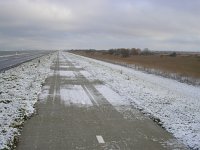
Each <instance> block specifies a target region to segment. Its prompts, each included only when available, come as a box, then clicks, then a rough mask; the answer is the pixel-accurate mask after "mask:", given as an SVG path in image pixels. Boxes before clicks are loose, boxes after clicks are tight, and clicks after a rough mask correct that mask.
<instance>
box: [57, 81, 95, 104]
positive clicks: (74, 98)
mask: <svg viewBox="0 0 200 150" xmlns="http://www.w3.org/2000/svg"><path fill="white" fill-rule="evenodd" d="M60 98H61V100H62V101H63V102H64V103H65V105H68V106H69V105H77V106H92V102H91V101H90V98H89V97H88V96H87V94H86V93H85V91H84V89H83V88H82V87H81V86H80V85H66V86H64V87H61V89H60Z"/></svg>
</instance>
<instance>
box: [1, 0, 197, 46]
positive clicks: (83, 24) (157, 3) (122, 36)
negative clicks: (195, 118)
mask: <svg viewBox="0 0 200 150" xmlns="http://www.w3.org/2000/svg"><path fill="white" fill-rule="evenodd" d="M199 3H200V2H199V1H198V0H194V1H192V2H191V1H188V0H176V1H173V0H169V1H166V0H123V1H121V0H84V1H82V0H73V1H72V0H71V1H69V0H16V1H12V0H2V1H0V6H1V8H2V9H0V41H1V42H0V49H1V48H4V49H21V48H22V47H23V48H27V49H28V48H41V49H54V48H65V49H68V48H97V49H103V48H106V49H107V48H112V47H141V48H143V47H149V48H150V49H158V50H162V49H168V48H172V49H177V50H179V49H181V50H184V48H185V50H199V49H198V48H199V45H200V44H198V43H200V42H198V41H199V40H200V39H199V34H200V27H199V24H200V19H199V18H198V17H197V16H198V15H199V13H200V11H199V9H197V8H198V6H199ZM186 37H187V38H186ZM188 38H189V39H190V40H188ZM181 41H182V42H181ZM194 41H195V42H194ZM10 42H12V44H9V43H10ZM190 47H191V48H190Z"/></svg>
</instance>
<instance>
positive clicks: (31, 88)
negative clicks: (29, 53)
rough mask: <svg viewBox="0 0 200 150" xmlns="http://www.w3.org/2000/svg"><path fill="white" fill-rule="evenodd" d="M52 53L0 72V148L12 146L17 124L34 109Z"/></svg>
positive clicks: (17, 127)
mask: <svg viewBox="0 0 200 150" xmlns="http://www.w3.org/2000/svg"><path fill="white" fill-rule="evenodd" d="M55 56H56V54H51V55H48V56H43V57H41V58H38V59H35V60H33V61H30V62H27V63H24V64H22V65H20V66H18V67H15V68H12V69H10V70H7V71H6V72H5V73H0V149H10V147H13V144H14V142H15V140H16V137H17V136H18V135H19V128H20V127H21V125H22V124H23V122H24V121H25V120H26V119H27V118H28V117H30V116H31V115H32V114H33V113H34V110H35V109H34V105H35V103H36V102H37V100H38V93H39V92H40V90H41V86H42V83H44V80H45V78H46V77H47V75H48V74H49V72H50V64H51V63H52V61H53V59H54V58H55ZM39 60H40V62H39Z"/></svg>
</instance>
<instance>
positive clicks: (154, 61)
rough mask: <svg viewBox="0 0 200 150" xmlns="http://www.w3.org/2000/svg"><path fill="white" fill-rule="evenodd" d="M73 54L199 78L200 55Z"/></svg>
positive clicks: (82, 52) (77, 52)
mask: <svg viewBox="0 0 200 150" xmlns="http://www.w3.org/2000/svg"><path fill="white" fill-rule="evenodd" d="M71 52H73V53H76V54H79V55H83V56H86V57H90V58H95V59H99V60H104V61H111V62H119V63H125V64H130V65H136V66H141V67H143V68H149V69H156V70H160V71H162V72H166V73H175V74H178V75H180V76H185V77H192V78H198V79H199V78H200V55H197V54H196V55H177V56H176V57H170V56H168V55H162V54H160V55H159V54H154V55H147V56H144V55H133V56H129V57H121V56H119V55H110V54H108V53H102V52H97V51H96V52H87V51H71Z"/></svg>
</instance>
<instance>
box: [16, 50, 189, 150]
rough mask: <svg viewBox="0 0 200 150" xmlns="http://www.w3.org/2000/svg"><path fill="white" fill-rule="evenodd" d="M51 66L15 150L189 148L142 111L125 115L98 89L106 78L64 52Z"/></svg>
mask: <svg viewBox="0 0 200 150" xmlns="http://www.w3.org/2000/svg"><path fill="white" fill-rule="evenodd" d="M51 69H52V70H54V73H53V75H51V76H49V77H48V78H47V80H46V83H45V87H46V88H47V87H49V93H48V96H47V98H46V99H43V100H40V101H39V102H38V104H37V115H35V116H34V117H32V118H31V119H30V120H28V121H27V122H26V123H25V125H24V128H23V131H22V135H21V136H20V139H19V143H18V145H17V150H36V149H38V150H110V149H112V150H161V149H186V148H185V147H184V146H183V145H182V144H180V142H178V141H177V140H176V139H175V138H174V137H173V136H172V135H171V134H170V133H168V132H166V131H165V130H164V129H162V128H161V127H160V126H158V125H157V124H156V123H154V122H153V121H152V120H151V119H149V118H148V117H145V116H144V115H143V114H141V113H140V112H139V111H138V110H133V111H135V113H133V114H132V115H131V118H125V117H124V115H123V114H121V113H120V112H118V111H117V110H116V108H115V107H114V106H112V104H111V103H109V102H108V100H107V99H106V98H105V97H104V96H103V95H102V94H101V93H100V92H99V91H98V90H97V89H96V88H95V85H98V84H103V83H102V82H101V81H90V80H88V79H87V78H86V77H85V76H83V75H82V74H81V70H82V71H83V70H84V69H83V68H80V67H77V66H75V65H74V63H73V62H72V61H71V60H70V59H68V57H67V54H66V53H60V54H58V56H57V59H56V60H55V61H54V62H53V64H52V66H51ZM70 73H73V74H74V76H71V77H69V76H67V75H69V74H70ZM63 94H64V98H63ZM65 94H66V95H65ZM127 113H131V112H127ZM135 115H137V116H135ZM141 118H142V119H141Z"/></svg>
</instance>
